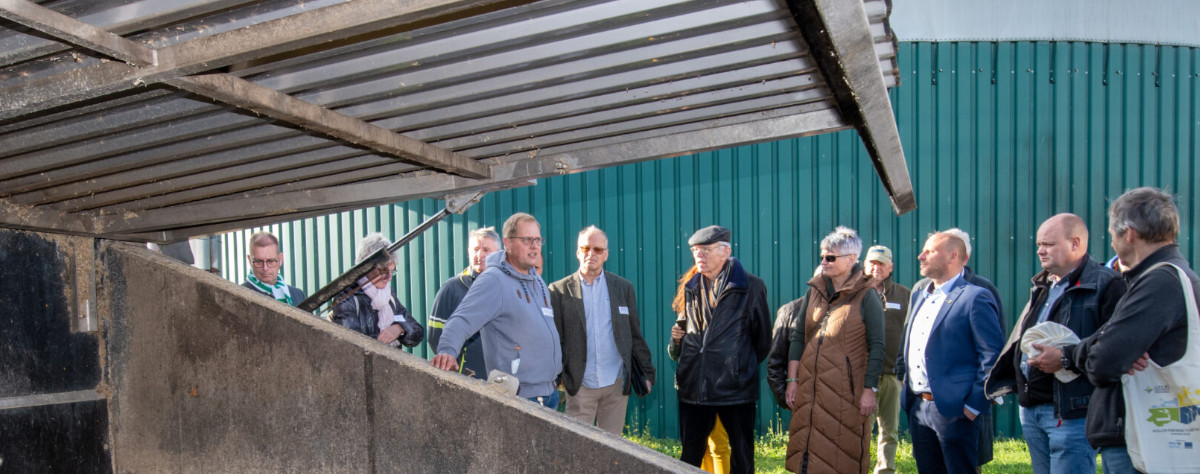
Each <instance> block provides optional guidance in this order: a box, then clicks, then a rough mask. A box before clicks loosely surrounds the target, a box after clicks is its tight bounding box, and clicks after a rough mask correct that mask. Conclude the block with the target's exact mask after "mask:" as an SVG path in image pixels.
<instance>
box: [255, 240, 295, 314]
mask: <svg viewBox="0 0 1200 474" xmlns="http://www.w3.org/2000/svg"><path fill="white" fill-rule="evenodd" d="M248 250H249V254H248V255H246V260H249V261H250V274H249V275H246V281H245V282H243V283H242V286H244V287H246V288H249V289H251V290H254V291H257V292H259V293H262V294H265V295H267V296H270V297H272V298H275V299H276V300H279V301H282V302H284V303H287V304H288V305H290V306H296V305H298V304H300V302H301V301H304V299H305V298H307V297H308V295H305V294H304V292H303V291H301V290H300V289H299V288H296V287H294V286H292V285H289V284H287V283H285V282H284V281H283V278H282V277H280V276H279V269H280V268H282V267H283V254H282V253H280V252H279V239H277V238H275V236H274V235H272V234H271V233H270V232H255V233H254V235H251V236H250V248H249V249H248Z"/></svg>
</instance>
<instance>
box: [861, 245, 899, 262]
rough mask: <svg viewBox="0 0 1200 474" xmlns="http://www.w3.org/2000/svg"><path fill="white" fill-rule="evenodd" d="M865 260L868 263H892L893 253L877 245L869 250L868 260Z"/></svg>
mask: <svg viewBox="0 0 1200 474" xmlns="http://www.w3.org/2000/svg"><path fill="white" fill-rule="evenodd" d="M863 260H864V261H867V262H882V263H892V251H891V250H888V248H887V247H884V246H882V245H876V246H873V247H871V248H869V249H867V258H864V259H863Z"/></svg>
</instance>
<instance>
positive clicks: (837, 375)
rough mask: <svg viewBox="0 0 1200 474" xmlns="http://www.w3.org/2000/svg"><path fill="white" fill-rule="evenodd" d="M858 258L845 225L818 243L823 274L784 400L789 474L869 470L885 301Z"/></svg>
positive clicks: (799, 335) (796, 342)
mask: <svg viewBox="0 0 1200 474" xmlns="http://www.w3.org/2000/svg"><path fill="white" fill-rule="evenodd" d="M860 253H862V240H861V239H859V237H858V233H857V232H855V231H854V230H853V229H850V228H847V227H838V228H837V229H835V230H834V231H833V233H831V234H829V235H828V236H826V237H825V239H823V240H822V241H821V254H820V255H821V274H820V275H817V276H814V277H813V279H812V280H809V282H808V285H809V290H808V294H807V295H806V298H808V304H807V308H806V309H805V310H804V311H805V312H804V315H802V323H797V324H796V329H795V330H793V331H792V340H791V345H790V348H789V354H788V359H789V360H788V378H787V391H786V394H785V398H786V401H787V402H788V406H789V407H790V408H791V409H792V423H791V426H790V427H789V429H788V435H789V437H788V449H787V458H786V467H787V469H788V470H789V471H792V472H811V473H866V472H867V471H868V469H869V468H870V466H871V454H870V450H869V447H868V444H867V443H868V442H869V439H870V434H871V418H870V415H871V413H873V412H874V411H875V388H876V387H877V386H878V384H879V375H880V373H881V371H882V366H883V364H882V362H883V350H884V347H883V346H884V320H883V300H882V298H881V297H880V295H879V292H878V291H877V290H876V289H875V285H874V283H873V282H872V281H871V277H869V276H867V275H866V274H864V273H863V270H862V265H859V264H858V256H859V254H860ZM798 316H799V315H798Z"/></svg>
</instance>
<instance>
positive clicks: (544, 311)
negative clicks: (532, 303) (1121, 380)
mask: <svg viewBox="0 0 1200 474" xmlns="http://www.w3.org/2000/svg"><path fill="white" fill-rule="evenodd" d="M542 316H545V317H547V318H553V317H554V308H542Z"/></svg>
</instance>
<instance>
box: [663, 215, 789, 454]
mask: <svg viewBox="0 0 1200 474" xmlns="http://www.w3.org/2000/svg"><path fill="white" fill-rule="evenodd" d="M731 235H732V233H731V232H730V231H729V229H726V228H724V227H721V226H715V225H714V226H709V227H705V228H703V229H700V230H698V231H696V233H695V234H692V237H691V238H689V239H688V245H690V246H691V250H692V259H693V260H695V262H696V264H695V265H694V266H692V268H691V269H689V270H688V271H687V273H684V274H683V276H682V277H681V278H680V279H679V289H678V290H677V291H676V293H675V300H674V301H673V302H672V304H671V308H672V309H674V310H675V313H676V315H677V316H676V319H675V325H674V326H672V327H671V343H670V344H669V345H668V346H667V354H668V355H669V356H670V357H671V358H672V359H674V360H676V361H678V362H679V365H678V367H676V369H675V383H676V385H677V386H678V389H679V390H678V396H679V432H680V437H681V438H682V445H683V446H682V448H683V449H682V452H681V454H680V456H679V458H680V459H681V460H683V462H686V463H688V464H691V465H693V466H696V467H699V466H700V463H701V461H702V459H703V457H704V451H705V450H706V449H707V446H708V435H709V433H711V432H712V430H713V426H714V425H715V424H716V421H717V417H718V416H719V417H720V418H721V424H722V426H724V427H725V432H726V433H727V434H728V436H729V447H730V454H731V456H730V457H731V458H732V459H731V462H730V471H731V472H734V473H750V472H754V421H755V418H756V417H755V412H754V403H755V402H756V401H757V400H758V365H759V363H761V362H762V361H763V359H766V357H767V352H768V351H769V350H770V345H771V311H770V309H768V308H767V287H766V285H764V284H763V281H762V279H761V278H758V277H756V276H754V275H751V274H750V272H747V271H746V270H745V269H744V268H742V263H741V262H740V261H738V259H736V258H733V257H731V254H732V253H733V248H732V247H731V246H730V243H729V242H730V237H731Z"/></svg>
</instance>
